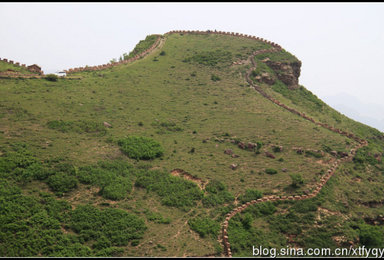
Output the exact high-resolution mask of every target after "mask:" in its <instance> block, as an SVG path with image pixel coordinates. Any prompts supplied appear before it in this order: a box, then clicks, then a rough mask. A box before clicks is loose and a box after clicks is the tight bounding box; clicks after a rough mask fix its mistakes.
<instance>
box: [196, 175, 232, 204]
mask: <svg viewBox="0 0 384 260" xmlns="http://www.w3.org/2000/svg"><path fill="white" fill-rule="evenodd" d="M205 191H206V192H207V193H208V195H206V196H204V198H203V201H202V202H203V205H204V207H215V206H217V205H222V204H224V203H229V202H232V201H233V200H234V199H235V197H234V196H233V195H232V194H231V193H230V192H229V191H228V190H227V187H226V186H225V185H224V184H223V183H221V182H220V181H217V180H212V181H210V182H209V183H208V184H207V185H206V186H205Z"/></svg>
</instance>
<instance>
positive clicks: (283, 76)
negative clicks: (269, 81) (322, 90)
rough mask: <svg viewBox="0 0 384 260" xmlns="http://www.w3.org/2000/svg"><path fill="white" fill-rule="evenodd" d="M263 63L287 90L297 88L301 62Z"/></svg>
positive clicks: (268, 60)
mask: <svg viewBox="0 0 384 260" xmlns="http://www.w3.org/2000/svg"><path fill="white" fill-rule="evenodd" d="M265 63H266V64H267V65H268V66H269V67H270V68H271V69H273V70H274V72H275V73H276V75H277V78H278V79H279V80H281V81H282V82H283V83H284V84H285V85H287V87H288V88H289V89H296V88H298V87H299V77H300V72H301V61H295V62H278V61H271V60H270V59H267V60H265Z"/></svg>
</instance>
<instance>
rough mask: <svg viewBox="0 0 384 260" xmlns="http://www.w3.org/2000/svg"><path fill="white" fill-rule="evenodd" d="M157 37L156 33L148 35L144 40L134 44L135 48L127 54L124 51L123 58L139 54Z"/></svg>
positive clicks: (126, 58)
mask: <svg viewBox="0 0 384 260" xmlns="http://www.w3.org/2000/svg"><path fill="white" fill-rule="evenodd" d="M157 37H158V36H157V35H148V36H147V37H146V38H145V40H141V41H140V42H139V43H138V44H136V46H135V48H134V49H133V50H132V51H131V52H130V53H129V54H128V55H127V54H126V53H124V54H123V59H124V60H128V59H130V58H132V57H134V56H136V55H137V54H140V53H142V52H144V51H145V50H147V49H149V47H151V46H152V45H153V44H154V43H155V42H156V40H157Z"/></svg>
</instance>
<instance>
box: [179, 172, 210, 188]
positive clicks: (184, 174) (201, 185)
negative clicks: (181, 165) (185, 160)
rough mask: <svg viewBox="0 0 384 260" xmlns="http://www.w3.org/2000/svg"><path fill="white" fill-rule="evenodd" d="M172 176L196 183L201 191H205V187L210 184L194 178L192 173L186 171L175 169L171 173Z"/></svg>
mask: <svg viewBox="0 0 384 260" xmlns="http://www.w3.org/2000/svg"><path fill="white" fill-rule="evenodd" d="M171 174H172V175H173V176H177V177H182V178H184V179H186V180H189V181H192V182H194V183H196V184H197V186H199V188H200V189H201V190H203V189H204V188H205V185H207V183H208V182H207V181H204V180H202V179H200V178H197V177H195V176H192V175H191V174H190V173H188V172H186V171H184V170H182V169H174V170H172V171H171Z"/></svg>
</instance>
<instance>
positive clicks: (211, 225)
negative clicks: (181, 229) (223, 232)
mask: <svg viewBox="0 0 384 260" xmlns="http://www.w3.org/2000/svg"><path fill="white" fill-rule="evenodd" d="M188 225H189V226H190V228H191V229H192V230H193V231H195V232H197V233H198V234H199V235H200V237H203V238H204V237H207V236H212V237H213V238H217V236H218V234H219V231H220V224H219V223H218V222H216V221H214V220H212V219H210V218H203V217H197V218H193V219H190V220H188Z"/></svg>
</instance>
